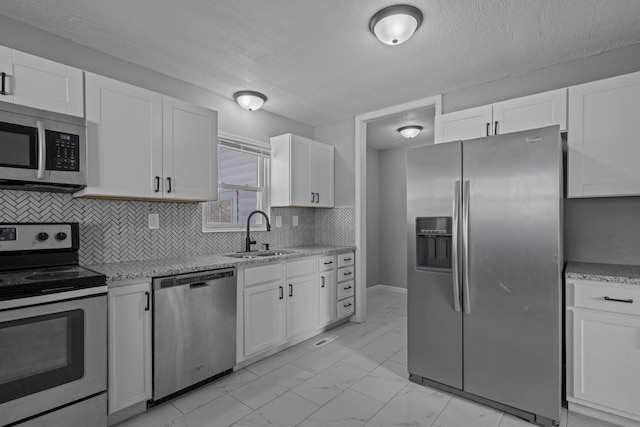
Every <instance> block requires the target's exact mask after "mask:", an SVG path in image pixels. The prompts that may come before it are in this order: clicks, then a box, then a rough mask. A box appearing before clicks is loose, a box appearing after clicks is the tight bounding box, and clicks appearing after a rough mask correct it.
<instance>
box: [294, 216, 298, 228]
mask: <svg viewBox="0 0 640 427" xmlns="http://www.w3.org/2000/svg"><path fill="white" fill-rule="evenodd" d="M293 226H294V227H297V226H298V215H294V216H293Z"/></svg>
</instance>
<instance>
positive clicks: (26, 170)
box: [0, 102, 86, 192]
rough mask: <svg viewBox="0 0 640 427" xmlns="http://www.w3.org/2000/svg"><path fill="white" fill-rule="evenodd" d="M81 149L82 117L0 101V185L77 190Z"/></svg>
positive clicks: (82, 166)
mask: <svg viewBox="0 0 640 427" xmlns="http://www.w3.org/2000/svg"><path fill="white" fill-rule="evenodd" d="M85 152H86V121H85V120H84V119H83V118H79V117H74V116H69V115H66V114H60V113H53V112H50V111H44V110H39V109H36V108H31V107H24V106H20V105H15V104H9V103H6V102H0V188H11V189H21V190H37V191H55V192H74V191H78V190H79V189H81V188H83V187H85V186H86V178H85V159H84V156H85V155H86V154H85Z"/></svg>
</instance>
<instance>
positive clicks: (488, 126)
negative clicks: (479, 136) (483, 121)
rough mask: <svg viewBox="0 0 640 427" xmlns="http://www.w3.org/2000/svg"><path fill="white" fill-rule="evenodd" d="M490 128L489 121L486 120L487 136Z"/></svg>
mask: <svg viewBox="0 0 640 427" xmlns="http://www.w3.org/2000/svg"><path fill="white" fill-rule="evenodd" d="M490 129H491V123H488V122H487V135H486V136H489V130H490Z"/></svg>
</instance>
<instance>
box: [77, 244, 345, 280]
mask: <svg viewBox="0 0 640 427" xmlns="http://www.w3.org/2000/svg"><path fill="white" fill-rule="evenodd" d="M272 250H274V251H279V250H283V251H289V252H291V253H288V254H284V255H276V256H270V257H265V258H248V259H243V258H232V257H229V256H226V255H225V254H212V255H200V256H193V257H179V258H163V259H152V260H143V261H127V262H114V263H109V264H89V265H83V267H86V268H89V269H91V270H94V271H97V272H99V273H102V274H104V275H106V276H107V282H118V281H121V280H133V279H142V278H151V277H161V276H171V275H174V274H182V273H191V272H194V271H204V270H214V269H217V268H226V267H239V266H247V265H259V264H268V263H272V262H279V261H282V260H287V259H294V258H303V257H306V256H313V255H334V254H343V253H347V252H352V251H354V250H355V247H354V246H330V245H309V246H294V247H289V248H278V249H272Z"/></svg>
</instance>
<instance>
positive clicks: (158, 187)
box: [153, 176, 160, 193]
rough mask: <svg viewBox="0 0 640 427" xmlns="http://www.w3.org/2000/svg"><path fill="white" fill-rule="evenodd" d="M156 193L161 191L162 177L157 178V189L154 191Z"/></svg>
mask: <svg viewBox="0 0 640 427" xmlns="http://www.w3.org/2000/svg"><path fill="white" fill-rule="evenodd" d="M153 191H154V192H155V193H157V192H158V191H160V177H159V176H156V188H155V190H153Z"/></svg>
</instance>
